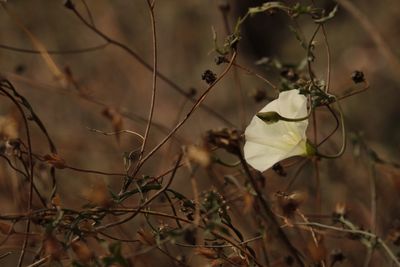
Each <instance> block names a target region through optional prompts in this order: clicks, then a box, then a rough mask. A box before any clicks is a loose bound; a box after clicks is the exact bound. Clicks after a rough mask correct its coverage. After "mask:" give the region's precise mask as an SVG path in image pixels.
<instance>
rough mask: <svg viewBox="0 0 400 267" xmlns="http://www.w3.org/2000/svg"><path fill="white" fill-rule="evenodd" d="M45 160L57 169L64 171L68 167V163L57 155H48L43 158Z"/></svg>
mask: <svg viewBox="0 0 400 267" xmlns="http://www.w3.org/2000/svg"><path fill="white" fill-rule="evenodd" d="M43 159H44V160H45V161H46V162H47V163H48V164H50V165H52V166H54V167H55V168H57V169H64V168H65V167H66V162H65V160H64V159H62V158H61V157H60V156H59V155H57V154H50V155H49V154H47V155H44V156H43Z"/></svg>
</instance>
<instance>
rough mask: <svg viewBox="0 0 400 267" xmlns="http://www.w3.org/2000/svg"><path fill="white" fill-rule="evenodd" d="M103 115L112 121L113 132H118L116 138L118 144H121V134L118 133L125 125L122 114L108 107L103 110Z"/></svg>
mask: <svg viewBox="0 0 400 267" xmlns="http://www.w3.org/2000/svg"><path fill="white" fill-rule="evenodd" d="M102 114H103V116H105V117H106V118H107V119H109V120H110V121H111V124H112V127H113V130H114V131H115V132H117V134H116V135H115V137H116V138H117V142H119V140H120V134H119V133H118V132H120V131H121V130H122V129H123V124H124V123H123V119H122V115H121V113H120V112H119V111H118V110H116V109H115V108H111V107H108V108H105V109H104V110H103V112H102Z"/></svg>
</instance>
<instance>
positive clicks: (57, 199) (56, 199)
mask: <svg viewBox="0 0 400 267" xmlns="http://www.w3.org/2000/svg"><path fill="white" fill-rule="evenodd" d="M51 204H53V205H54V206H56V207H61V198H60V195H59V194H56V195H55V196H54V197H53V198H52V199H51Z"/></svg>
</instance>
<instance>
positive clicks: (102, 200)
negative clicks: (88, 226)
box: [84, 182, 113, 208]
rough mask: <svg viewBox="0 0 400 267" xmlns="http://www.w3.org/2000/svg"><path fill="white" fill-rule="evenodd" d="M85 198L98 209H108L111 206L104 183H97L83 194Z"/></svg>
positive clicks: (111, 202)
mask: <svg viewBox="0 0 400 267" xmlns="http://www.w3.org/2000/svg"><path fill="white" fill-rule="evenodd" d="M84 195H85V196H86V198H87V199H88V200H89V201H90V202H91V203H93V204H95V205H96V206H98V207H103V208H108V207H110V206H111V205H112V204H113V201H112V199H111V196H110V194H109V192H108V188H107V186H106V185H105V183H103V182H102V183H98V184H96V185H95V186H93V188H91V189H89V190H86V192H84Z"/></svg>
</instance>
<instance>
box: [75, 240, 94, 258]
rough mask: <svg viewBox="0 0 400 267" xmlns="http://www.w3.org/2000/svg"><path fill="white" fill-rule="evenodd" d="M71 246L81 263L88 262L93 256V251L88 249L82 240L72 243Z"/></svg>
mask: <svg viewBox="0 0 400 267" xmlns="http://www.w3.org/2000/svg"><path fill="white" fill-rule="evenodd" d="M71 248H72V250H73V251H74V253H75V255H76V257H77V258H78V260H79V261H80V262H82V263H89V262H90V260H91V259H92V258H93V256H94V253H93V252H92V251H91V250H90V249H89V247H88V245H87V244H86V243H84V242H82V241H78V242H74V243H72V244H71Z"/></svg>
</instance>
